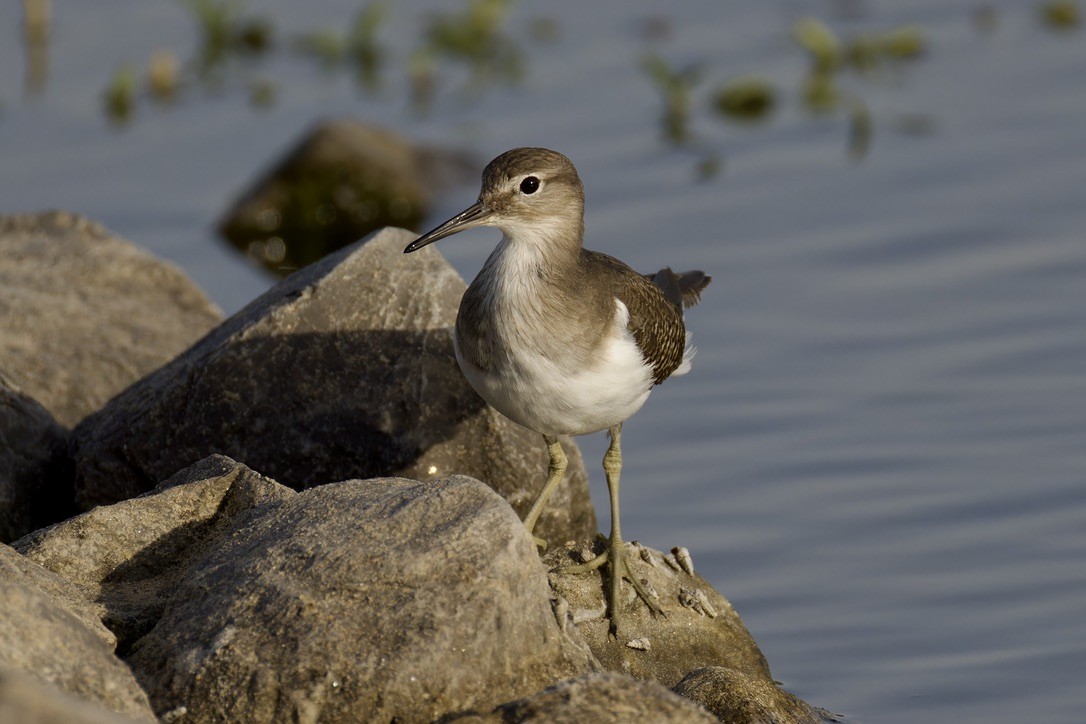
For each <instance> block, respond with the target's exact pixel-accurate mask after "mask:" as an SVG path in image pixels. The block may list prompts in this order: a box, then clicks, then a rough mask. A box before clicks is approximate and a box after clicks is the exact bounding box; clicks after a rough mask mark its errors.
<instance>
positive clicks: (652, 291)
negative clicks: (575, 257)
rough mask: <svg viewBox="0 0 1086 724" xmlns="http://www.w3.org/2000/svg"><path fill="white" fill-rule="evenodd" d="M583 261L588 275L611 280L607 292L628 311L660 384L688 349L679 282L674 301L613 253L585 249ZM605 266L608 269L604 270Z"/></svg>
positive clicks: (637, 341) (591, 277)
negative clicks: (611, 254)
mask: <svg viewBox="0 0 1086 724" xmlns="http://www.w3.org/2000/svg"><path fill="white" fill-rule="evenodd" d="M581 263H582V264H583V265H584V266H585V273H586V278H588V279H606V280H609V281H608V283H609V285H610V288H609V289H607V290H606V292H607V293H608V294H610V295H611V296H613V297H617V298H618V299H620V300H621V301H622V303H623V304H625V305H626V309H627V310H629V312H630V322H629V325H628V326H629V329H630V332H631V333H633V337H634V341H635V342H636V343H637V346H638V347H639V348H640V349H641V354H642V355H644V357H645V360H646V361H647V362H648V363H649V364H650V365H652V374H653V382H654V383H655V384H660V383H661V382H663V381H664V380H666V379H667V378H668V377H669V376H670V375H671V373H672V372H674V371H675V370H676V369H677V368H678V367H679V365H680V364H681V363H682V360H683V353H684V352H685V350H686V326H685V325H684V324H683V316H682V295H681V287H680V285H678V283H677V282H676V283H675V284H673V285H671V286H672V287H673V289H672V290H671V291H672V293H673V294H676V293H678V295H679V296H678V301H675V300H672V299H669V298H668V294H667V293H666V292H665V290H664V289H661V288H660V287H659V286H657V285H656V284H654V283H653V281H651V280H650V279H649V278H647V277H645V275H643V274H639V273H637V272H635V271H634V270H633V269H631V268H630V267H629V266H627V265H626V264H624V263H622V262H621V261H619V260H618V259H615V258H614V257H612V256H608V255H607V254H601V253H600V252H596V251H587V250H584V251H582V252H581ZM603 268H606V269H607V272H603V273H601V271H602V269H603ZM594 269H595V270H596V271H593V270H594ZM672 276H675V275H674V274H672ZM706 283H707V282H706ZM702 288H704V285H702Z"/></svg>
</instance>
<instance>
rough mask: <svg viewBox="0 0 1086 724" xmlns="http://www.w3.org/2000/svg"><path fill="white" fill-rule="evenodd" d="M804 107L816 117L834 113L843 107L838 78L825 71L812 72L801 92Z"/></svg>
mask: <svg viewBox="0 0 1086 724" xmlns="http://www.w3.org/2000/svg"><path fill="white" fill-rule="evenodd" d="M800 100H801V102H802V103H803V107H804V108H805V109H806V110H807V111H808V112H809V113H814V114H816V115H818V114H823V113H832V112H833V111H836V110H837V109H838V108H840V107H841V90H840V88H839V87H838V85H837V76H836V75H834V74H833V73H826V72H824V71H817V70H816V71H812V72H811V73H810V74H809V75H808V76H807V77H806V78H804V79H803V87H802V89H801V91H800Z"/></svg>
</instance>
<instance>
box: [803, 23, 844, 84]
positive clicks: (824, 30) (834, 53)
mask: <svg viewBox="0 0 1086 724" xmlns="http://www.w3.org/2000/svg"><path fill="white" fill-rule="evenodd" d="M792 37H793V38H794V39H795V41H796V42H797V43H799V46H800V47H801V48H803V49H804V50H806V51H807V53H808V54H809V55H810V57H811V64H812V65H813V66H814V68H815V69H816V70H820V71H832V70H834V69H836V68H837V66H838V65H840V64H841V59H842V57H843V55H844V51H843V50H842V48H841V41H839V40H838V39H837V34H836V33H834V32H833V31H832V30H830V29H829V27H828V26H827V25H826V24H825V23H823V22H822V21H821V20H815V19H814V18H803V19H802V20H799V21H797V22H796V24H795V25H793V26H792Z"/></svg>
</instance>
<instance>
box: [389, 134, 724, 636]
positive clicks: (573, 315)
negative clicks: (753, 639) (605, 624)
mask: <svg viewBox="0 0 1086 724" xmlns="http://www.w3.org/2000/svg"><path fill="white" fill-rule="evenodd" d="M480 226H490V227H497V228H498V229H499V230H500V231H501V232H502V238H501V241H500V242H499V243H498V245H497V246H496V247H495V248H494V250H493V251H492V252H491V254H490V256H489V257H488V258H487V260H486V262H485V263H484V264H483V267H482V269H481V270H480V271H479V273H478V275H477V276H476V277H475V279H474V280H473V281H472V282H471V284H470V285H469V286H468V288H467V291H465V292H464V295H463V297H462V299H461V301H460V308H459V311H458V312H457V316H456V326H455V330H454V334H453V340H454V345H453V346H454V350H455V355H456V361H457V363H458V365H459V366H460V369H461V371H462V372H463V374H464V376H465V377H466V378H467V380H468V382H469V383H470V385H471V386H472V387H473V388H474V389H475V391H476V392H477V393H478V394H479V396H480V397H482V398H483V399H484V400H485V401H486V402H487V403H488V404H490V405H491V406H492V407H494V408H495V409H497V410H498V412H500V413H501V414H503V415H504V416H506V417H508V418H509V419H511V420H513V421H514V422H516V423H518V424H520V425H522V426H524V427H526V428H528V429H529V430H533V431H535V432H536V433H539V434H540V435H542V436H543V440H544V442H545V444H546V446H547V452H548V455H549V459H550V462H549V465H548V474H547V481H546V483H545V484H544V486H543V488H542V489H541V490H540V492H539V494H538V495H537V497H536V498H535V501H534V502H533V503H532V506H531V508H530V509H529V511H528V513H527V515H526V516H525V518H524V525H525V526H526V527H527V529H528V531H529V533H532V531H533V529H534V527H535V525H536V523H537V521H538V520H539V516H540V515H541V514H542V512H543V510H544V509H545V508H546V505H547V501H548V500H549V498H550V497H551V495H552V493H554V491H555V489H556V488H557V487H558V485H559V484H560V483H561V481H562V479H563V476H564V474H565V470H566V466H567V459H566V456H565V453H564V452H563V451H562V447H561V445H560V444H559V436H560V435H585V434H589V433H594V432H600V431H603V430H607V431H608V434H609V436H610V444H609V445H608V448H607V452H606V453H605V454H604V457H603V469H604V473H605V475H606V478H607V488H608V493H609V497H610V505H611V533H610V535H609V536H608V538H607V541H606V545H605V549H604V551H603V552H602V553H601V554H600V555H598V556H596V557H595V558H593V559H591V560H589V561H587V562H585V563H583V564H581V565H571V566H567V567H566V568H565V570H568V571H571V572H587V571H591V570H596V569H597V568H600V567H601V566H603V565H605V564H606V565H607V566H608V578H609V581H608V583H609V586H608V589H607V591H606V594H607V603H608V617H609V619H610V626H609V632H610V633H611V634H612V635H616V636H617V631H618V627H619V621H620V618H621V617H620V587H621V581H622V580H623V579H624V578H625V579H626V580H628V581H629V582H630V584H631V585H632V586H633V588H634V590H635V592H636V594H637V597H638V598H640V599H641V600H642V601H643V602H644V604H645V605H646V606H647V607H648V609H649V611H650V612H651V613H652V614H653V615H654V616H655V615H660V614H663V611H662V609H661V608H660V606H659V604H658V603H656V601H655V599H654V597H653V596H651V595H650V594H649V592H648V591H647V590H646V588H645V586H644V585H643V584H642V582H641V581H640V580H639V579H638V577H637V576H636V575H635V574H634V572H633V570H632V569H631V567H630V563H629V555H628V552H627V546H626V544H625V542H624V541H623V539H622V531H621V525H620V518H619V479H620V474H621V470H622V448H621V437H622V425H623V423H624V422H625V421H626V420H628V419H629V418H630V417H631V416H632V415H633V414H634V413H636V412H637V411H638V410H639V409H640V408H641V406H642V405H643V404H644V403H645V400H646V399H647V398H648V396H649V393H650V392H651V391H652V389H653V387H655V386H656V385H658V384H660V383H662V382H663V381H664V380H666V379H668V378H669V377H672V376H676V375H681V374H685V373H686V372H687V371H688V370H689V369H690V363H691V359H692V358H693V356H694V352H695V348H694V347H693V346H692V345H691V343H690V336H689V335H688V334H687V331H686V326H685V322H684V314H683V312H684V309H685V308H687V307H690V306H693V305H694V304H696V303H697V302H698V301H699V300H700V297H701V292H702V291H703V290H704V289H705V287H706V286H708V284H709V282H710V281H711V280H712V278H711V277H710V276H708V275H706V274H705V273H704V272H702V271H688V272H681V273H676V272H673V271H671V269H670V268H663V269H661V270H659V271H658V272H655V273H653V274H641V273H638V272H636V271H634V270H633V269H631V268H630V267H629V266H627V265H626V264H625V263H623V262H621V261H619V260H618V259H616V258H614V257H612V256H609V255H607V254H603V253H601V252H597V251H589V250H587V249H585V248H584V244H583V241H584V185H583V184H582V182H581V179H580V176H579V175H578V174H577V169H576V168H575V167H574V165H573V163H572V162H571V161H570V160H569V159H568V158H566V157H565V156H564V155H562V154H561V153H558V152H557V151H552V150H550V149H546V148H514V149H512V150H510V151H506V152H505V153H503V154H501V155H499V156H498V157H497V158H495V159H494V160H493V161H491V162H490V163H489V164H487V166H486V168H485V169H484V170H483V174H482V188H481V191H480V193H479V197H478V199H477V200H476V202H475V203H473V204H472V205H471V206H469V207H468V208H466V209H465V210H463V211H461V212H460V213H459V214H457V215H455V216H453V217H452V218H451V219H449V220H447V221H445V222H443V223H441V224H439V225H438V226H437V227H436V228H434V229H433V230H431V231H429V232H427V233H425V234H423V235H422V236H420V237H418V238H417V239H415V240H414V241H412V242H411V243H410V244H408V245H407V247H406V248H405V249H404V253H405V254H407V253H411V252H414V251H418V250H419V249H421V248H423V247H425V246H428V245H429V244H432V243H434V242H435V241H438V240H440V239H443V238H445V237H448V236H451V235H452V234H456V233H458V232H461V231H464V230H466V229H472V228H476V227H480ZM533 538H535V541H536V543H537V545H539V546H540V547H541V548H544V549H545V547H546V542H545V541H543V540H542V539H540V538H538V537H536V536H534V534H533Z"/></svg>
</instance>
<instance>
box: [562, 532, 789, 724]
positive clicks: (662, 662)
mask: <svg viewBox="0 0 1086 724" xmlns="http://www.w3.org/2000/svg"><path fill="white" fill-rule="evenodd" d="M629 545H630V564H631V566H632V567H633V569H634V570H635V571H636V575H638V577H639V578H640V579H641V581H642V582H643V583H645V584H646V585H647V587H648V588H649V589H650V590H652V591H655V592H656V593H657V594H658V596H659V599H658V601H657V603H659V605H660V608H661V609H662V610H663V612H664V614H665V615H664V617H656V618H654V617H653V616H652V614H651V613H650V611H649V609H648V608H647V607H646V606H645V604H644V603H643V602H642V601H641V600H640V599H639V598H637V597H636V594H635V593H634V591H633V588H632V586H630V585H629V583H626V582H624V583H623V584H622V591H623V592H624V593H625V595H626V598H625V600H624V602H623V604H622V608H621V618H620V621H621V626H620V628H619V631H618V636H617V638H616V637H613V636H610V635H609V634H608V629H609V624H610V622H609V619H608V618H607V617H606V615H605V614H606V613H607V609H606V604H605V598H604V578H603V577H602V576H601V573H600V570H599V569H597V570H595V571H592V572H591V573H569V572H566V571H563V570H562V569H561V568H557V569H556V570H552V572H551V574H550V581H551V586H552V588H553V589H554V591H555V593H556V595H557V596H558V597H559V604H558V606H557V607H556V610H560V611H563V612H568V614H567V620H568V624H567V625H568V626H575V627H576V628H577V630H578V631H579V632H580V633H581V634H582V635H583V636H584V638H585V640H586V641H588V645H589V647H591V649H592V653H593V654H595V655H596V658H597V659H599V661H600V663H601V664H603V666H604V667H605V668H607V669H610V670H612V671H618V672H622V673H624V674H627V675H630V676H633V677H635V678H637V679H642V680H645V681H656V682H659V683H660V684H662V685H664V686H666V687H672V686H675V684H677V683H678V682H679V681H680V680H681V679H682V678H683V677H684V676H686V674H687V673H688V672H690V671H691V670H692V669H695V668H700V667H706V666H713V667H723V668H725V669H730V670H733V671H736V672H739V674H740V675H741V676H740V677H735V678H734V681H733V683H732V687H733V688H732V689H731V690H730V692H729V695H730V696H732V697H733V698H734V699H735V700H736V701H746V702H750V703H751V706H752V707H754V706H756V705H758V704H759V703H761V702H765V701H767V700H768V699H767V697H768V696H769V695H768V694H767V692H769V691H772V692H774V694H773V696H774V697H776V698H775V699H774V700H775V701H779V702H780V703H781V705H782V706H784V704H785V703H786V702H791V701H795V702H798V704H801V705H803V706H806V705H805V704H803V703H802V702H801V701H799V700H798V699H795V697H793V696H792V695H791V694H788V693H787V692H784V691H782V690H780V689H779V688H778V687H777V686H776V684H775V683H774V680H773V677H772V675H771V674H770V671H769V665H768V664H767V663H766V660H765V657H764V656H763V655H762V652H761V651H760V650H759V648H758V645H757V644H756V643H755V642H754V638H753V637H752V636H751V635H750V633H749V632H748V631H747V629H746V627H745V626H744V625H743V622H742V620H741V619H740V618H739V614H737V613H736V612H735V609H734V608H732V605H731V604H730V603H729V602H728V601H727V599H725V598H724V597H723V596H721V595H720V594H719V593H717V591H716V590H714V589H713V587H712V586H711V585H709V583H707V582H706V581H705V579H703V578H702V577H701V576H699V575H697V574H696V573H690V572H688V571H686V570H684V567H683V564H682V562H680V561H679V560H676V557H675V555H674V554H667V555H665V554H662V553H660V552H659V551H656V550H653V549H651V548H644V547H641V546H640V545H638V544H636V543H634V544H629ZM599 550H600V548H599V546H598V545H595V544H593V543H581V544H575V545H569V546H566V547H564V548H561V549H558V550H555V551H552V552H551V553H549V554H548V555H547V556H546V558H545V559H544V563H545V564H546V565H547V567H548V568H551V569H555V568H556V567H558V566H561V565H569V564H574V563H580V562H582V561H583V560H586V559H587V558H588V557H592V556H593V555H595V553H596V552H598V551H599ZM603 572H604V575H606V573H607V571H606V568H604V569H603ZM736 721H740V720H736ZM751 721H757V720H751Z"/></svg>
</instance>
